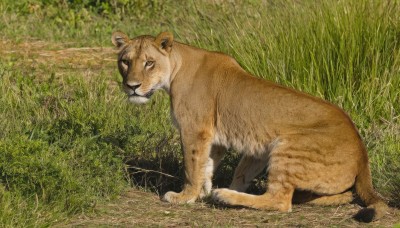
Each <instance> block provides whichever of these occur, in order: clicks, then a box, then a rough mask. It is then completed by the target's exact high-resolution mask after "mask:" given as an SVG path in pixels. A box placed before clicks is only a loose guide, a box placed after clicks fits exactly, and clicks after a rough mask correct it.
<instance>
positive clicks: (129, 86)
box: [126, 83, 142, 91]
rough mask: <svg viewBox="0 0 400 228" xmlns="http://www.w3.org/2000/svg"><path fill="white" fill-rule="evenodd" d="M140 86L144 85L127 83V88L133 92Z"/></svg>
mask: <svg viewBox="0 0 400 228" xmlns="http://www.w3.org/2000/svg"><path fill="white" fill-rule="evenodd" d="M140 85H142V84H137V85H129V84H128V83H126V86H127V87H128V88H129V89H131V90H133V91H135V90H136V89H137V88H139V87H140Z"/></svg>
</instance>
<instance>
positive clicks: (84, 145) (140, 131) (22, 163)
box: [0, 0, 400, 226]
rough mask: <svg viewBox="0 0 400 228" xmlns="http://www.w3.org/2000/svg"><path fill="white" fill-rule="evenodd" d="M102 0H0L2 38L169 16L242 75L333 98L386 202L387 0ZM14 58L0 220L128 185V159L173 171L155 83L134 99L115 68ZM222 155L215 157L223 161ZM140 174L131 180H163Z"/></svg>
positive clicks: (399, 163) (27, 221)
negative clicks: (136, 102) (143, 97)
mask: <svg viewBox="0 0 400 228" xmlns="http://www.w3.org/2000/svg"><path fill="white" fill-rule="evenodd" d="M104 2H105V4H104V5H101V4H100V5H99V1H82V2H79V1H77V3H76V4H77V5H75V4H74V2H72V1H68V2H67V4H64V5H58V4H57V3H54V2H51V1H37V0H23V1H18V2H16V1H11V0H6V1H5V2H2V3H0V14H1V15H0V16H1V17H2V20H0V34H2V35H1V38H3V39H7V40H12V41H13V42H20V41H23V40H27V39H40V40H46V41H48V42H55V43H65V46H74V47H76V46H86V45H90V46H97V45H104V46H111V44H110V41H109V40H110V36H111V32H112V31H114V30H122V31H125V32H127V33H128V34H130V35H131V36H136V35H141V34H144V33H146V34H152V35H156V34H157V33H159V32H161V31H163V30H172V31H173V32H174V33H175V35H176V39H178V40H180V41H183V42H186V43H189V44H192V45H195V46H198V47H202V48H206V49H209V50H218V51H222V52H225V53H228V54H230V55H232V56H233V57H235V58H236V59H237V60H238V62H239V63H240V64H241V65H242V66H243V67H244V68H245V69H246V70H248V71H249V72H251V73H253V74H254V75H257V76H260V77H263V78H265V79H268V80H272V81H276V82H278V83H281V84H284V85H287V86H290V87H293V88H296V89H299V90H302V91H305V92H308V93H311V94H313V95H315V96H319V97H322V98H324V99H327V100H329V101H331V102H333V103H335V104H338V105H339V106H341V107H343V108H344V109H345V111H346V112H348V113H349V114H350V116H351V117H352V119H353V120H354V122H355V123H356V125H357V127H358V128H359V130H360V132H361V134H362V137H363V139H364V141H365V143H366V145H367V147H368V150H369V154H370V162H371V167H372V174H373V178H374V185H375V187H376V188H377V189H378V191H379V192H380V193H381V194H383V195H384V196H385V197H387V198H388V200H390V201H391V202H392V203H393V204H397V205H398V202H399V200H400V195H399V192H400V185H399V183H400V170H399V167H400V143H399V142H400V123H399V119H400V90H399V88H400V3H398V1H357V0H350V1H328V0H321V1H295V2H293V1H283V0H282V1H262V2H261V1H260V2H259V1H247V2H245V1H243V2H230V1H227V2H224V3H220V4H217V3H212V2H210V1H202V2H197V1H183V2H182V1H180V2H174V1H168V0H165V1H140V0H136V1H131V2H130V3H129V4H130V5H129V4H128V3H126V4H124V2H125V1H119V0H118V1H104ZM106 3H107V4H106ZM111 3H118V4H111ZM82 4H83V5H82ZM82 6H83V7H82ZM149 6H153V7H149ZM60 7H61V8H60ZM107 7H108V8H107ZM24 61H25V59H24V58H22V57H18V56H17V57H13V58H11V59H7V58H5V59H4V57H2V58H1V61H0V94H1V96H0V129H2V130H1V131H0V223H1V224H2V225H4V226H46V225H51V224H54V223H55V222H56V221H59V220H62V219H65V218H66V217H68V216H70V215H71V214H75V213H79V212H85V211H86V212H87V211H90V210H94V208H95V205H96V204H98V203H99V202H100V203H101V202H102V200H107V199H109V198H112V197H113V196H115V195H117V194H119V193H120V192H121V190H122V189H123V188H124V187H127V186H129V182H130V180H131V179H130V178H129V175H130V172H129V170H131V168H132V166H137V165H143V164H145V165H146V167H150V168H152V169H157V170H159V171H162V172H164V171H165V172H168V173H170V174H173V175H176V176H179V174H180V173H181V172H180V169H181V168H182V164H181V163H180V156H181V155H180V148H179V140H178V137H177V135H176V132H175V131H174V130H173V129H172V127H171V125H170V123H169V110H168V109H169V104H168V100H167V98H166V96H165V94H163V93H159V94H157V95H156V96H155V97H154V98H153V99H152V102H151V103H150V104H148V105H146V106H133V105H129V104H127V102H126V100H125V97H124V95H123V94H122V92H121V91H120V90H119V89H118V87H116V86H113V85H115V84H116V83H119V82H120V79H119V76H118V73H117V69H116V67H115V68H113V70H109V69H104V70H101V71H100V72H99V73H98V75H96V76H91V77H90V78H87V77H86V75H85V74H84V73H83V72H79V71H76V70H73V69H72V68H71V69H67V70H66V74H65V75H64V76H59V74H58V71H59V70H60V69H57V68H52V67H50V66H48V67H47V66H44V68H43V69H35V68H33V69H32V68H31V67H30V66H29V64H24ZM17 66H18V67H17ZM89 70H90V69H89ZM64 71H65V69H64ZM43 72H45V73H43ZM110 75H111V76H110ZM234 158H235V157H228V158H227V159H226V162H225V164H224V166H223V167H221V170H223V171H229V172H232V164H233V163H234V161H233V160H235V159H234ZM141 177H142V178H144V179H143V180H144V182H141V183H138V184H140V185H142V186H145V184H146V183H148V184H152V185H153V186H146V187H149V188H153V189H159V186H158V184H163V183H159V182H157V181H158V180H154V179H151V180H150V179H146V178H147V177H146V176H145V175H144V176H141ZM149 178H150V177H149ZM225 179H226V177H225ZM218 180H220V179H218ZM136 181H137V180H136ZM168 181H172V180H168ZM131 184H135V183H131ZM220 186H221V185H220Z"/></svg>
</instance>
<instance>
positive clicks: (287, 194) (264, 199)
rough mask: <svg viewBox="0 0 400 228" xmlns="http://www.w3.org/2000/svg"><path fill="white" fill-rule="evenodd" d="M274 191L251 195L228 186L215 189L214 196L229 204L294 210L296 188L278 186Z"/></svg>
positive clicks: (283, 210) (284, 210) (265, 208)
mask: <svg viewBox="0 0 400 228" xmlns="http://www.w3.org/2000/svg"><path fill="white" fill-rule="evenodd" d="M275 190H276V191H273V192H269V191H268V192H266V193H264V194H263V195H251V194H247V193H242V192H237V191H235V190H230V189H226V188H221V189H216V190H214V191H213V198H214V199H215V200H217V201H219V202H222V203H225V204H228V205H238V206H245V207H251V208H256V209H264V210H279V211H282V212H290V211H292V196H293V192H294V188H292V187H290V186H280V187H276V186H275Z"/></svg>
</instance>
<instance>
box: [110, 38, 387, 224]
mask: <svg viewBox="0 0 400 228" xmlns="http://www.w3.org/2000/svg"><path fill="white" fill-rule="evenodd" d="M112 42H113V44H114V45H115V46H116V47H117V48H118V49H119V55H118V68H119V71H120V73H121V75H122V76H123V87H124V90H125V92H126V93H127V94H128V96H129V100H130V101H132V102H134V103H145V102H146V101H148V99H149V98H150V96H151V95H152V93H153V91H155V90H157V89H160V88H162V89H164V90H165V91H166V92H167V93H168V94H169V96H170V98H171V115H172V118H173V120H174V123H175V125H176V126H177V128H178V129H179V131H180V134H181V141H182V145H183V152H184V163H185V177H186V178H185V185H184V187H183V190H182V192H180V193H176V192H167V193H166V194H165V195H164V197H163V199H164V200H165V201H168V202H171V203H188V202H194V201H195V200H197V199H199V198H201V197H203V196H205V195H207V194H209V193H210V192H211V187H212V183H211V180H212V175H213V170H214V169H215V167H217V166H218V164H219V162H220V161H221V159H222V157H223V154H224V153H225V151H226V148H234V149H235V150H237V151H241V152H242V153H243V158H242V160H241V161H240V163H239V165H238V167H237V168H236V171H235V174H234V177H233V181H232V184H231V186H230V188H229V189H224V188H222V189H216V190H214V191H213V192H212V195H213V197H214V198H215V199H216V200H218V201H221V202H223V203H226V204H230V205H242V206H247V207H252V208H259V209H271V210H279V211H284V212H289V211H291V208H292V198H293V194H294V192H295V190H296V192H297V191H298V190H300V191H309V192H312V193H314V197H312V198H310V199H309V200H306V198H304V197H303V200H302V201H309V202H310V203H315V204H320V205H330V204H342V203H348V202H350V201H351V200H352V198H353V197H352V194H351V192H350V190H351V188H352V187H353V186H355V189H356V192H357V193H358V195H359V196H360V198H361V199H362V200H363V201H364V202H365V204H366V205H367V206H368V208H367V209H366V210H372V212H373V213H372V215H370V217H369V218H366V219H365V220H368V221H369V220H373V219H377V218H379V217H381V216H383V215H384V214H385V211H386V210H387V206H386V204H385V203H384V202H383V200H382V199H381V198H380V197H379V196H378V195H377V194H376V193H375V191H374V190H373V187H372V182H371V174H370V169H369V164H368V157H367V152H366V150H365V147H364V145H363V143H362V141H361V138H360V136H359V134H358V132H357V130H356V128H355V126H354V124H353V123H352V121H351V120H350V118H349V117H348V116H347V115H346V114H345V113H344V112H343V111H342V110H341V109H340V108H338V107H337V106H335V105H333V104H331V103H329V102H326V101H324V100H322V99H319V98H316V97H313V96H310V95H307V94H305V93H302V92H299V91H296V90H293V89H290V88H286V87H283V86H280V85H277V84H275V83H273V82H270V81H266V80H262V79H260V78H257V77H254V76H252V75H250V74H249V73H247V72H245V71H244V70H243V69H242V68H241V67H240V65H239V64H238V63H237V62H236V61H235V60H234V59H233V58H231V57H229V56H227V55H225V54H222V53H217V52H209V51H206V50H202V49H199V48H195V47H191V46H188V45H185V44H182V43H178V42H175V41H174V40H173V36H172V34H171V33H169V32H163V33H161V34H159V35H158V36H157V37H155V38H154V37H151V36H139V37H136V38H134V39H129V38H128V37H127V36H126V35H125V34H124V33H121V32H115V33H113V36H112ZM265 167H267V169H268V186H267V191H266V193H265V194H263V195H259V196H256V195H250V194H246V193H244V191H245V190H246V189H247V187H248V186H249V183H250V181H251V180H252V179H253V178H254V177H255V176H256V175H257V174H259V173H260V172H261V171H262V170H263V169H264V168H265ZM367 214H368V213H367ZM363 219H364V218H363Z"/></svg>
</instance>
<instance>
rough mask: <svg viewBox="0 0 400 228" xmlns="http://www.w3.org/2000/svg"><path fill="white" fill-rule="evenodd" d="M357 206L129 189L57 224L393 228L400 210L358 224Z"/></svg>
mask: <svg viewBox="0 0 400 228" xmlns="http://www.w3.org/2000/svg"><path fill="white" fill-rule="evenodd" d="M360 208H361V207H360V206H358V205H356V204H347V205H342V206H332V207H321V206H311V205H304V204H303V205H294V207H293V211H292V212H290V213H281V212H272V211H261V210H253V209H247V208H226V207H223V206H218V205H214V204H212V203H205V202H199V203H195V204H188V205H171V204H169V203H165V202H162V201H160V198H159V196H158V195H156V194H155V193H152V192H145V191H143V190H138V189H130V190H128V191H127V192H126V193H125V194H124V195H123V196H121V197H120V198H119V199H117V200H116V201H114V202H110V203H109V204H107V205H99V206H98V207H96V213H94V214H92V215H79V216H76V217H74V218H72V219H71V220H68V221H67V223H65V224H62V225H60V227H76V226H82V227H99V226H102V227H104V226H117V227H132V226H135V227H146V226H149V227H157V226H161V227H215V226H217V227H221V226H222V227H267V226H268V227H270V226H281V227H393V226H394V224H396V223H398V222H399V221H400V211H399V210H398V209H393V208H391V210H390V211H389V213H388V214H387V215H386V216H385V217H384V218H383V219H381V220H379V221H376V222H372V223H369V224H365V223H358V222H356V221H355V220H354V219H353V218H352V216H353V215H354V214H356V213H357V211H358V210H360Z"/></svg>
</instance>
